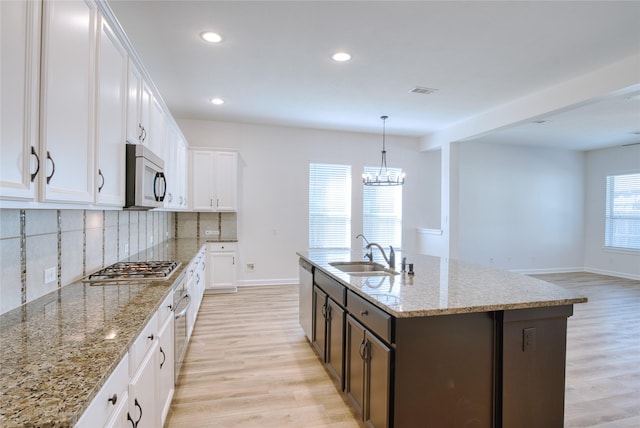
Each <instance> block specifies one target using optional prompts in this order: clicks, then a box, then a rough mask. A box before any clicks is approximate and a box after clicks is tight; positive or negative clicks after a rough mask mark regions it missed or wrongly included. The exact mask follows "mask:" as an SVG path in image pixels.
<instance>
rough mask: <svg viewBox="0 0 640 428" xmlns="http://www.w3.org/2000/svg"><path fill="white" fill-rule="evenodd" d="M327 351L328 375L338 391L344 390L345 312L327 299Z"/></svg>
mask: <svg viewBox="0 0 640 428" xmlns="http://www.w3.org/2000/svg"><path fill="white" fill-rule="evenodd" d="M326 307H327V350H326V361H325V362H326V364H327V368H328V369H329V373H331V375H332V376H333V377H334V378H335V380H336V381H337V383H338V385H339V387H340V390H343V389H344V376H343V373H344V370H343V367H344V358H343V356H344V352H343V350H344V317H345V311H344V309H343V308H342V307H340V305H338V304H337V303H336V302H334V301H333V299H331V298H327V306H326Z"/></svg>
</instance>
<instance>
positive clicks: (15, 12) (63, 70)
mask: <svg viewBox="0 0 640 428" xmlns="http://www.w3.org/2000/svg"><path fill="white" fill-rule="evenodd" d="M0 24H2V25H1V26H0V43H1V46H0V47H1V50H0V60H1V61H0V78H1V88H0V90H1V93H2V97H1V99H0V101H1V105H0V201H1V202H0V207H3V208H4V207H6V208H22V207H34V206H37V207H47V206H48V207H60V206H62V205H61V204H64V206H67V207H75V208H83V207H86V206H110V207H122V206H123V205H124V193H125V178H126V171H125V168H126V164H125V147H124V146H125V143H126V142H129V143H132V144H144V145H146V146H147V147H148V148H149V149H150V150H151V151H153V152H154V153H155V154H157V155H158V156H159V157H161V158H162V157H166V153H165V151H166V150H165V144H168V143H165V139H166V135H167V129H166V128H167V127H170V126H174V127H175V128H176V129H175V132H176V134H177V137H176V139H177V141H178V143H175V147H170V148H167V150H170V151H171V153H172V155H173V156H175V158H176V159H175V160H174V159H172V160H171V161H172V162H175V165H173V167H174V168H175V170H174V174H177V177H178V179H177V181H176V183H175V186H177V190H176V195H177V198H178V199H177V203H176V205H175V206H174V207H173V208H181V209H186V206H187V202H186V201H187V197H186V196H187V193H186V192H187V187H186V178H185V177H184V175H185V174H186V154H185V152H186V144H185V142H184V137H182V134H181V132H180V131H179V129H177V126H176V125H175V122H174V121H173V118H172V117H171V115H170V113H169V112H168V110H167V109H166V106H165V105H164V103H163V101H162V99H161V97H160V95H159V94H158V93H155V92H154V89H153V88H154V86H153V84H151V80H149V76H147V75H146V73H144V72H143V70H144V68H143V67H142V66H140V65H139V64H140V63H139V62H138V61H137V58H136V56H135V53H134V52H133V51H132V50H131V45H130V43H129V41H128V40H127V39H126V36H125V35H124V33H123V32H122V29H121V28H120V27H119V25H118V23H117V20H116V19H115V17H114V16H113V15H112V12H111V10H110V9H109V6H108V4H107V3H106V2H104V1H98V2H95V1H94V0H49V1H38V0H33V1H2V0H0ZM165 161H166V159H165ZM43 203H44V204H43Z"/></svg>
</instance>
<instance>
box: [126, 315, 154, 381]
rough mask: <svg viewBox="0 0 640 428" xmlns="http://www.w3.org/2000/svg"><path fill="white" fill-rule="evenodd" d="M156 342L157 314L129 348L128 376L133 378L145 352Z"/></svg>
mask: <svg viewBox="0 0 640 428" xmlns="http://www.w3.org/2000/svg"><path fill="white" fill-rule="evenodd" d="M157 340H158V314H157V312H156V313H155V314H153V317H152V318H151V320H149V322H148V323H147V325H146V326H145V327H144V329H143V330H142V333H140V335H139V336H138V338H137V339H136V341H135V342H133V345H131V348H130V349H129V375H130V376H133V375H134V374H135V373H136V371H137V370H138V366H139V365H140V363H142V360H144V357H145V355H146V354H147V351H148V350H149V349H150V348H151V346H152V345H153V344H154V342H156V341H157Z"/></svg>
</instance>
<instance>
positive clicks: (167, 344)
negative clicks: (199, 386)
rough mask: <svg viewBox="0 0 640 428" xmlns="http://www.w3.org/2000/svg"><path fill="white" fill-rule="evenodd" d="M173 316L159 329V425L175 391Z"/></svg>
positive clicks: (166, 412)
mask: <svg viewBox="0 0 640 428" xmlns="http://www.w3.org/2000/svg"><path fill="white" fill-rule="evenodd" d="M173 320H174V318H173V316H170V317H168V318H167V320H166V321H165V323H164V326H163V327H161V329H160V347H159V352H160V361H159V362H158V369H159V378H160V385H159V386H158V404H159V405H160V408H159V411H160V417H161V422H162V423H161V425H164V421H165V420H166V419H167V415H168V414H169V408H170V407H171V400H172V399H173V393H174V392H175V383H174V376H173V371H174V344H173Z"/></svg>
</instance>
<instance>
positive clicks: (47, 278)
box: [44, 266, 58, 284]
mask: <svg viewBox="0 0 640 428" xmlns="http://www.w3.org/2000/svg"><path fill="white" fill-rule="evenodd" d="M57 277H58V268H57V267H56V266H54V267H50V268H49V269H45V270H44V283H45V284H50V283H52V282H54V281H55V280H56V279H57Z"/></svg>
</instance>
